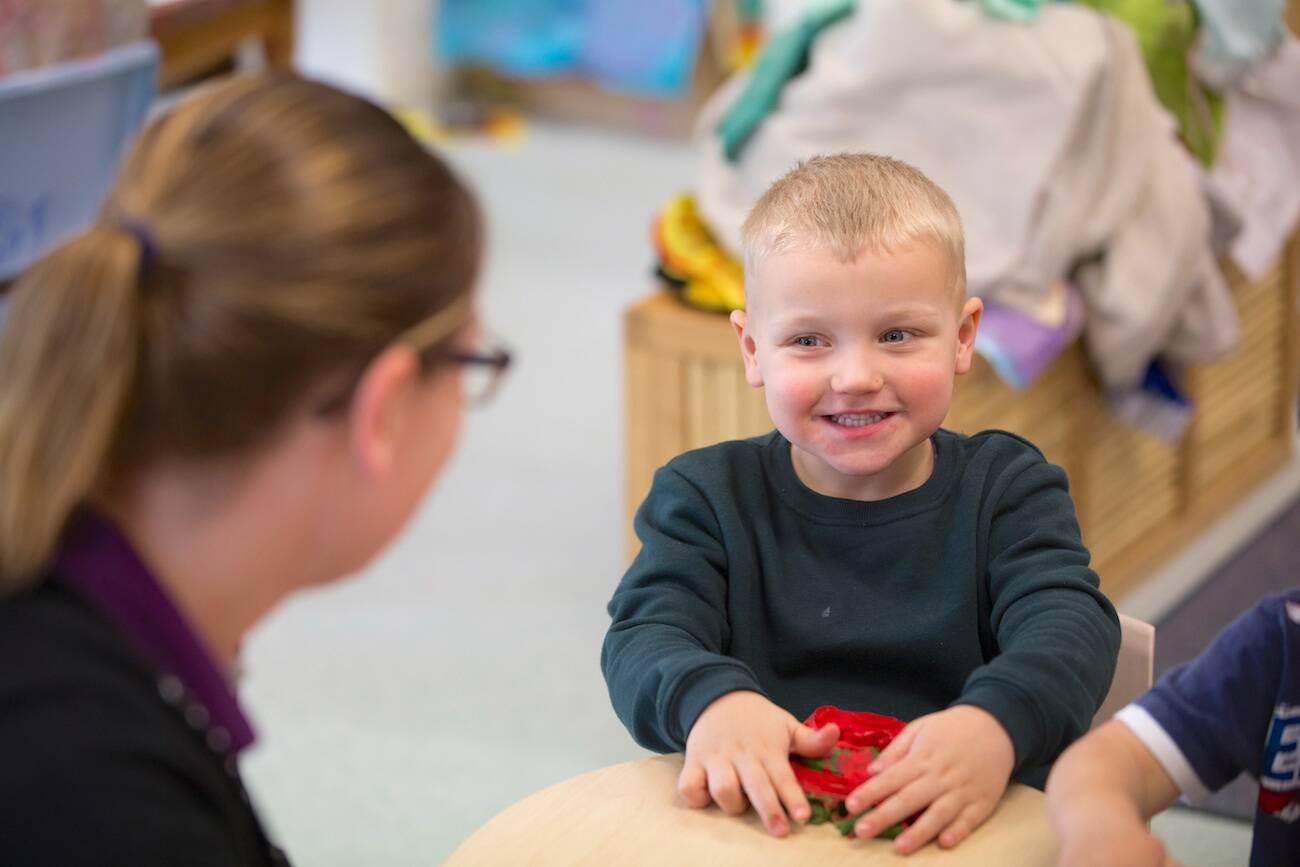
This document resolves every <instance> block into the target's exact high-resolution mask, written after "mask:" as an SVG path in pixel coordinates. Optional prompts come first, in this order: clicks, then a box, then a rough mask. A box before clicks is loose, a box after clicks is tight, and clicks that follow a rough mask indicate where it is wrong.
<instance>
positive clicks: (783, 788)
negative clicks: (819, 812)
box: [767, 759, 812, 822]
mask: <svg viewBox="0 0 1300 867" xmlns="http://www.w3.org/2000/svg"><path fill="white" fill-rule="evenodd" d="M767 775H768V777H769V778H770V779H771V780H772V785H774V786H775V787H776V793H777V795H778V796H779V797H780V798H781V803H782V804H784V805H785V812H786V813H787V814H788V815H789V816H790V818H791V819H794V820H795V821H796V822H807V821H808V819H809V818H810V817H811V816H812V808H811V807H809V806H808V796H807V795H805V794H804V793H803V789H801V788H799V781H798V780H796V779H795V777H794V771H793V770H791V769H790V762H789V761H788V760H785V759H777V760H774V761H771V762H769V763H768V764H767Z"/></svg>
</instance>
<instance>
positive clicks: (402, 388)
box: [348, 346, 420, 479]
mask: <svg viewBox="0 0 1300 867" xmlns="http://www.w3.org/2000/svg"><path fill="white" fill-rule="evenodd" d="M419 375H420V363H419V360H418V359H417V358H416V355H415V353H414V352H413V351H411V350H410V349H409V348H408V347H405V346H392V347H389V348H388V349H386V350H384V351H383V352H381V353H380V354H379V355H378V356H376V357H375V359H374V360H373V361H371V362H370V364H369V365H368V366H367V367H366V370H365V373H363V374H362V375H361V380H360V382H358V383H357V389H356V393H355V394H354V395H353V398H352V403H351V407H350V409H349V411H348V440H349V450H350V451H351V453H352V457H353V460H354V461H355V462H356V465H357V467H358V468H359V470H360V472H361V473H362V474H363V475H364V476H366V477H367V478H371V479H375V478H382V477H384V476H387V475H390V474H392V473H394V472H396V471H397V470H398V469H400V467H399V463H400V460H401V442H402V437H403V435H404V430H405V428H406V426H407V425H408V424H409V423H410V419H409V418H408V416H409V413H410V401H408V400H406V399H405V398H406V397H407V396H408V393H409V391H410V389H411V388H412V387H413V386H414V385H416V383H417V380H418V379H419Z"/></svg>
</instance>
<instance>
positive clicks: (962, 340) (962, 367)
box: [956, 298, 984, 376]
mask: <svg viewBox="0 0 1300 867" xmlns="http://www.w3.org/2000/svg"><path fill="white" fill-rule="evenodd" d="M983 315H984V302H983V301H981V300H980V299H978V298H968V299H967V300H966V303H965V305H963V306H962V309H961V320H960V321H959V322H958V323H957V367H956V372H957V374H958V375H959V376H960V375H961V374H963V373H966V372H967V371H968V370H970V368H971V363H972V362H973V361H974V358H975V335H976V334H978V333H979V329H980V317H981V316H983Z"/></svg>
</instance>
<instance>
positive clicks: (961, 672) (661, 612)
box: [601, 430, 1119, 785]
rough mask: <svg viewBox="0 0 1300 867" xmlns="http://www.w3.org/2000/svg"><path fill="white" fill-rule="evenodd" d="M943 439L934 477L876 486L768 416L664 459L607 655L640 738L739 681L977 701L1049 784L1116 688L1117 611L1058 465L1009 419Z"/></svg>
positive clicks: (883, 701) (678, 736)
mask: <svg viewBox="0 0 1300 867" xmlns="http://www.w3.org/2000/svg"><path fill="white" fill-rule="evenodd" d="M933 441H934V443H935V450H936V452H935V454H936V459H935V469H934V472H933V474H932V475H931V477H930V479H929V480H928V481H927V482H926V483H925V484H924V485H922V486H921V487H920V488H917V489H916V490H913V491H909V492H907V493H904V494H901V495H899V496H897V497H893V498H890V499H887V500H883V501H879V502H859V501H856V500H842V499H837V498H833V497H826V496H822V495H820V494H817V493H815V492H813V491H812V490H810V489H809V488H807V487H806V486H804V485H803V483H802V482H800V481H799V479H798V477H797V475H796V474H795V472H794V468H793V464H792V461H791V457H790V443H789V442H788V441H787V440H786V439H785V438H784V437H782V436H781V435H780V433H778V432H775V431H774V432H772V433H771V434H768V435H767V436H764V437H758V438H755V439H752V440H744V441H736V442H728V443H722V444H719V445H716V446H712V447H710V448H706V449H700V450H697V451H693V452H688V453H687V454H684V455H682V456H680V457H678V458H676V459H675V460H673V461H672V462H670V463H669V464H668V465H667V466H666V467H663V468H662V469H660V470H659V471H658V472H657V473H656V474H655V478H654V483H653V486H652V489H651V491H650V494H649V496H648V497H647V498H646V500H645V502H644V503H643V504H642V505H641V508H640V510H639V511H638V512H637V515H636V519H635V528H636V532H637V536H638V537H639V538H640V540H641V545H642V548H641V553H640V554H639V555H638V556H637V558H636V560H635V561H634V562H633V563H632V565H631V567H630V568H629V569H628V571H627V573H626V575H624V577H623V580H622V582H621V583H620V584H619V586H618V589H617V591H616V592H615V593H614V596H613V599H612V600H611V602H610V603H609V613H610V616H611V619H612V622H611V625H610V628H609V632H608V634H607V635H606V637H605V643H604V648H603V651H602V655H601V667H602V670H603V672H604V675H605V679H606V682H607V684H608V686H609V693H610V697H611V699H612V701H613V704H614V709H615V711H616V712H617V714H618V716H619V718H620V719H621V720H622V721H623V723H624V725H626V726H627V728H628V729H629V731H630V732H631V733H632V736H633V737H634V738H635V739H636V741H637V742H638V743H639V744H641V745H642V746H644V747H647V748H649V749H652V750H658V751H661V752H670V751H675V750H681V749H682V748H683V747H684V745H685V742H686V737H687V735H688V734H689V732H690V730H691V727H692V726H693V725H694V723H695V720H696V718H697V717H698V716H699V714H700V713H701V712H702V711H703V710H704V708H705V707H707V706H708V705H709V703H710V702H712V701H713V700H714V699H716V698H718V697H720V696H722V695H724V694H725V693H728V692H732V691H735V690H753V691H756V692H760V693H762V694H764V695H766V696H768V697H769V698H770V699H771V700H772V701H773V702H775V703H776V704H778V705H780V706H781V707H783V708H785V709H786V710H788V711H789V712H790V713H792V714H793V715H794V716H795V717H797V718H799V719H804V718H805V717H807V716H808V714H809V713H810V712H811V711H812V710H813V709H814V708H816V707H818V706H819V705H823V704H833V705H836V706H838V707H842V708H845V709H849V710H866V711H874V712H876V713H884V714H889V715H892V716H897V717H899V718H901V719H905V720H911V719H915V718H916V717H918V716H921V715H923V714H926V713H931V712H933V711H937V710H941V709H943V708H945V707H948V706H950V705H953V704H970V705H974V706H976V707H980V708H983V709H985V710H987V711H988V712H989V713H991V714H992V715H993V716H994V717H996V718H997V719H998V720H999V722H1001V723H1002V725H1003V726H1004V728H1005V729H1006V730H1007V732H1008V734H1009V735H1010V737H1011V741H1012V743H1013V745H1014V747H1015V755H1016V775H1017V779H1018V780H1020V781H1022V782H1026V783H1028V784H1030V785H1035V784H1037V785H1041V784H1042V782H1043V781H1044V780H1045V779H1046V774H1047V770H1048V768H1049V767H1050V764H1051V762H1052V761H1053V760H1054V759H1055V758H1056V756H1057V755H1058V754H1059V753H1060V752H1061V751H1062V750H1063V749H1065V747H1066V746H1068V745H1069V743H1070V742H1071V741H1073V740H1074V739H1075V738H1077V737H1078V736H1079V735H1081V734H1082V733H1083V732H1084V731H1086V730H1087V729H1088V727H1089V725H1090V724H1091V720H1092V717H1093V715H1094V714H1095V713H1096V710H1097V708H1098V707H1099V706H1100V704H1101V701H1102V699H1103V698H1104V696H1105V694H1106V691H1107V689H1108V688H1109V685H1110V681H1111V677H1112V675H1113V673H1114V668H1115V657H1116V654H1117V652H1118V649H1119V622H1118V618H1117V616H1116V614H1115V610H1114V608H1113V607H1112V606H1111V604H1110V602H1109V601H1107V599H1106V597H1105V596H1103V595H1102V594H1101V592H1100V591H1099V590H1098V581H1097V576H1096V574H1094V573H1093V572H1092V570H1091V569H1089V568H1088V559H1089V558H1088V552H1087V551H1086V550H1085V549H1084V547H1083V544H1082V543H1081V541H1080V537H1079V527H1078V523H1077V521H1076V519H1075V513H1074V504H1073V503H1072V502H1071V500H1070V496H1069V493H1068V490H1067V484H1066V478H1065V473H1064V472H1063V471H1062V470H1061V469H1060V468H1059V467H1056V466H1053V465H1051V464H1049V463H1048V462H1047V461H1046V460H1044V459H1043V456H1042V455H1041V454H1040V453H1039V451H1038V450H1037V449H1036V448H1034V447H1033V446H1032V445H1030V444H1029V443H1028V442H1026V441H1024V440H1022V439H1020V438H1019V437H1016V436H1014V435H1012V434H1007V433H1002V432H997V431H990V432H985V433H982V434H978V435H976V436H972V437H965V436H961V435H958V434H954V433H949V432H947V431H942V430H941V431H939V432H938V433H937V434H936V435H935V437H934V439H933ZM981 611H983V612H984V616H982V617H981V613H980V612H981ZM989 642H992V646H991V647H988V644H989ZM986 648H988V649H989V654H990V658H989V659H987V660H986V658H985V650H986Z"/></svg>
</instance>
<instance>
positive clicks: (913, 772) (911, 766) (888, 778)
mask: <svg viewBox="0 0 1300 867" xmlns="http://www.w3.org/2000/svg"><path fill="white" fill-rule="evenodd" d="M921 773H922V771H921V766H920V765H919V764H917V763H915V762H900V763H899V764H897V765H894V766H893V767H892V768H890V769H889V770H887V771H885V772H884V773H881V774H876V775H875V776H873V777H872V778H871V779H869V780H867V781H866V782H865V783H863V784H862V785H860V786H858V787H857V788H856V789H854V790H853V791H852V792H850V793H849V797H848V799H847V801H846V802H845V807H847V808H848V811H849V812H850V813H861V812H862V811H863V810H865V809H867V807H871V806H874V805H876V804H879V803H880V802H881V801H883V800H885V799H886V798H888V797H890V796H891V795H893V794H895V793H896V792H898V791H900V790H901V789H902V788H903V787H904V786H907V785H908V784H910V783H912V782H913V781H914V780H916V779H917V778H918V777H920V776H921ZM909 815H910V814H909Z"/></svg>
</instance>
